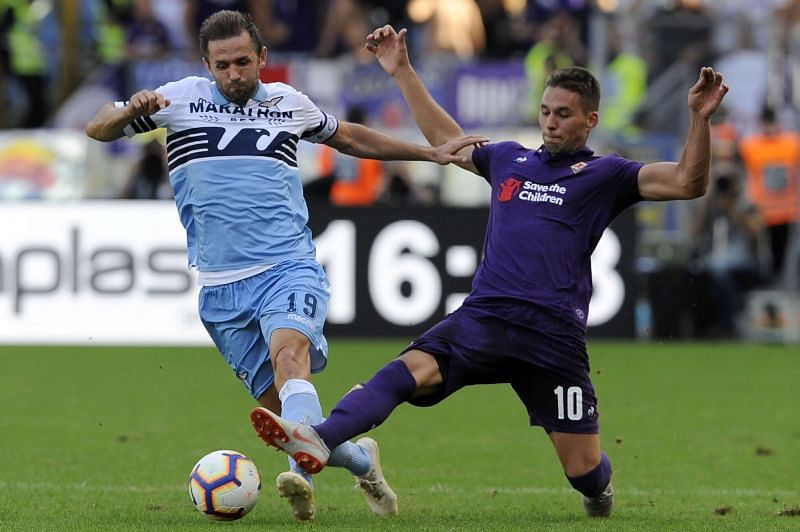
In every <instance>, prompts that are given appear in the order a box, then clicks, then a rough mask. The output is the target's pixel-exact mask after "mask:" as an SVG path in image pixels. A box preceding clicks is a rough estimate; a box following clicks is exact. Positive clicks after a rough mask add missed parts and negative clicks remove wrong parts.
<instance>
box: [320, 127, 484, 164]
mask: <svg viewBox="0 0 800 532" xmlns="http://www.w3.org/2000/svg"><path fill="white" fill-rule="evenodd" d="M488 140H489V139H487V138H486V137H484V136H482V135H461V136H459V137H456V138H454V139H451V140H448V141H447V142H445V143H443V144H441V145H439V146H421V145H419V144H412V143H410V142H406V141H404V140H400V139H396V138H394V137H390V136H389V135H386V134H384V133H381V132H380V131H376V130H374V129H371V128H368V127H366V126H362V125H361V124H354V123H351V122H339V129H337V130H336V134H335V135H334V136H333V137H331V138H330V139H329V140H328V142H327V143H326V144H328V145H329V146H331V147H332V148H336V149H337V150H339V151H340V152H342V153H346V154H348V155H352V156H353V157H361V158H362V159H377V160H380V161H430V162H434V163H438V164H450V163H455V164H461V165H463V164H466V163H467V162H468V161H469V162H470V163H471V161H470V157H469V155H467V154H465V153H464V148H465V147H467V146H474V145H476V144H481V143H484V142H487V141H488Z"/></svg>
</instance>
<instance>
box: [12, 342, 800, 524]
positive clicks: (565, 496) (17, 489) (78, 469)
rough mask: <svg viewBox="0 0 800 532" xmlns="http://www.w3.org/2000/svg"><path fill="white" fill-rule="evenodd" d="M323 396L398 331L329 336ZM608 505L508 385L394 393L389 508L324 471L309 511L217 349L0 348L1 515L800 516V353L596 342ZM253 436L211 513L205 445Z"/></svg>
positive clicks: (125, 520)
mask: <svg viewBox="0 0 800 532" xmlns="http://www.w3.org/2000/svg"><path fill="white" fill-rule="evenodd" d="M330 344H331V362H330V364H329V367H328V369H327V370H326V371H325V372H323V373H322V374H320V375H318V376H316V378H315V383H316V385H317V387H318V389H319V391H320V394H321V397H322V401H323V408H324V409H325V410H326V411H327V410H329V409H330V408H331V407H332V406H333V404H334V402H335V400H336V399H337V398H339V397H340V396H341V395H342V394H344V393H345V392H346V391H347V390H348V389H349V388H350V387H351V386H352V385H353V384H354V383H356V382H359V381H363V380H365V379H366V378H368V377H369V376H370V375H372V373H373V372H374V371H375V370H376V369H377V368H378V367H380V366H382V365H383V364H384V363H385V362H386V361H388V360H390V359H391V358H392V357H393V356H394V354H395V353H396V352H397V351H398V350H399V349H400V348H402V347H403V345H404V342H402V341H368V340H361V341H355V340H345V339H337V338H332V339H331V342H330ZM590 354H591V359H592V377H593V380H594V382H595V386H596V388H597V391H598V395H599V398H600V405H599V408H600V411H601V413H602V416H601V422H602V431H603V432H602V437H603V446H604V449H605V450H606V452H607V453H608V454H609V455H610V456H611V458H612V461H613V463H614V485H615V488H616V491H617V497H616V508H615V514H614V516H613V517H612V518H610V519H608V520H590V519H588V518H586V517H584V516H583V509H582V506H581V503H580V497H579V495H578V494H576V493H575V492H573V491H572V490H571V489H570V488H569V485H568V483H567V481H566V479H565V478H564V476H563V474H562V472H561V470H560V467H559V465H558V463H557V460H556V458H555V454H554V452H553V450H552V448H551V446H550V443H549V440H548V439H547V438H546V436H545V434H544V432H543V431H542V430H541V429H540V428H531V427H529V426H528V425H527V418H526V415H525V412H524V409H523V408H522V406H521V405H520V404H519V402H518V401H517V399H516V397H515V395H514V394H513V392H512V391H511V390H510V389H509V388H508V387H506V386H501V385H498V386H484V387H474V388H470V389H467V390H463V391H462V392H460V393H458V394H456V395H455V396H453V397H452V398H450V399H448V400H447V401H445V402H444V403H442V404H440V405H439V406H437V407H434V408H429V409H418V408H414V407H411V406H409V405H401V406H400V407H399V408H398V409H397V410H396V411H395V413H394V415H393V416H392V417H391V418H390V419H389V420H388V421H387V422H386V423H385V424H384V425H383V426H381V427H379V428H378V429H376V430H374V431H373V433H372V435H373V436H374V437H375V438H376V439H377V440H378V441H379V442H380V445H381V453H382V457H383V465H384V471H385V472H386V475H387V478H388V480H389V481H390V482H391V484H392V486H393V487H394V489H395V490H396V491H397V492H398V495H399V498H400V516H398V518H396V519H393V520H390V521H386V520H379V519H377V518H374V517H372V516H371V515H370V514H369V512H368V510H367V508H366V505H365V504H364V502H363V500H362V497H361V494H360V493H359V492H358V491H357V490H356V489H355V488H354V487H353V482H352V478H351V477H350V476H349V475H347V474H346V472H344V471H343V470H337V469H333V468H331V469H326V470H325V471H324V472H323V473H322V474H321V475H319V476H317V477H316V488H317V504H318V512H317V514H318V515H317V519H316V521H315V522H314V523H313V524H304V525H298V524H296V523H295V522H294V520H293V518H292V516H291V512H290V510H289V508H288V505H287V504H286V503H285V501H283V500H281V499H279V498H278V496H277V494H276V493H275V490H274V478H275V476H276V475H277V474H278V473H279V472H280V471H282V470H284V469H285V467H286V461H285V457H284V456H283V455H282V454H279V453H277V452H275V451H272V450H271V449H269V448H267V447H266V446H264V445H263V444H262V443H261V441H260V440H259V439H258V438H257V437H256V435H255V433H254V432H253V430H252V429H251V427H250V423H249V418H248V414H249V411H250V408H251V407H252V406H254V403H253V401H252V400H251V399H250V397H249V395H248V394H247V393H246V391H245V390H244V388H243V387H242V386H241V384H240V383H239V382H238V381H237V379H236V378H235V376H234V375H233V373H232V372H230V371H229V370H228V369H227V366H226V365H225V363H224V361H223V360H222V358H221V357H220V356H219V355H218V354H217V353H216V351H214V350H213V349H212V348H155V347H153V348H143V347H136V348H134V347H125V348H119V347H8V346H3V347H0V405H2V410H1V411H0V457H1V458H0V460H1V461H0V530H26V531H27V530H59V531H63V530H98V531H107V530H164V531H172V530H223V529H224V530H286V529H292V528H301V527H306V528H309V529H319V530H359V531H363V530H497V531H506V530H614V531H616V530H636V531H638V530H659V531H660V530H725V531H730V530H747V531H751V530H800V515H797V514H798V513H800V401H798V390H799V389H800V352H799V350H798V349H797V348H787V347H779V346H754V345H740V344H690V343H674V344H671V343H667V344H656V343H654V344H645V343H603V342H593V343H590ZM226 448H227V449H235V450H238V451H241V452H244V453H245V454H247V455H249V456H250V457H251V458H252V459H253V460H254V461H255V463H256V465H257V466H258V468H259V471H260V472H261V477H262V482H263V485H264V489H263V491H262V495H261V500H260V501H259V503H258V505H257V506H256V508H255V509H254V510H253V512H252V513H251V514H250V515H248V516H246V517H245V518H244V519H242V520H240V521H237V522H235V523H216V522H212V521H210V520H208V519H206V518H205V517H204V516H202V515H200V514H199V513H198V512H197V511H196V510H195V509H194V508H193V506H192V505H191V503H190V500H189V496H188V491H187V478H188V474H189V472H190V470H191V468H192V466H193V465H194V463H195V462H196V461H197V459H199V458H200V457H201V456H202V455H204V454H205V453H207V452H209V451H212V450H215V449H226Z"/></svg>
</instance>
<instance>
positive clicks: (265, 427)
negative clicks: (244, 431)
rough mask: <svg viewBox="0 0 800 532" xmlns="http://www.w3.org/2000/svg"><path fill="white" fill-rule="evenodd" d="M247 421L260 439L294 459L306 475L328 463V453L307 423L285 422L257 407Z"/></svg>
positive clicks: (329, 453)
mask: <svg viewBox="0 0 800 532" xmlns="http://www.w3.org/2000/svg"><path fill="white" fill-rule="evenodd" d="M250 421H251V422H252V423H253V428H255V429H256V432H257V433H258V436H259V437H260V438H261V439H262V440H264V441H265V442H266V443H267V444H268V445H271V446H272V447H275V448H276V449H278V450H279V451H283V452H285V453H286V454H288V455H289V456H291V457H292V458H294V461H295V462H297V465H298V467H300V469H302V470H303V471H305V472H306V473H308V474H309V475H313V474H314V473H319V472H320V471H322V468H323V467H325V464H327V463H328V457H329V456H330V455H331V452H330V451H329V450H328V446H327V445H325V442H324V441H322V438H320V437H319V435H318V434H317V433H316V431H315V430H314V429H312V428H311V427H310V426H308V425H303V424H301V423H295V422H293V421H287V420H285V419H283V418H281V417H279V416H277V415H275V414H273V413H272V412H270V411H269V410H267V409H266V408H263V407H260V406H259V407H256V408H254V409H253V411H252V412H251V413H250Z"/></svg>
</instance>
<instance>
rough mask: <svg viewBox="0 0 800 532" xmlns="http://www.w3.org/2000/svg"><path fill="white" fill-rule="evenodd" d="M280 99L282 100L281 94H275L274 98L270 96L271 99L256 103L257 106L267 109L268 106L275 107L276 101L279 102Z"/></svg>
mask: <svg viewBox="0 0 800 532" xmlns="http://www.w3.org/2000/svg"><path fill="white" fill-rule="evenodd" d="M281 100H283V96H277V97H275V98H272V99H271V100H267V101H264V102H261V103H260V104H258V106H259V107H266V108H267V109H269V108H270V107H275V106H276V105H278V102H280V101H281Z"/></svg>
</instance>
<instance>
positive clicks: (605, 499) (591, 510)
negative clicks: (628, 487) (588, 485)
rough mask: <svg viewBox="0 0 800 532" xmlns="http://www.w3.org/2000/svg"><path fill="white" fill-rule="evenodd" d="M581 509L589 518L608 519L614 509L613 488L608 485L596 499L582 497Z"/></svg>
mask: <svg viewBox="0 0 800 532" xmlns="http://www.w3.org/2000/svg"><path fill="white" fill-rule="evenodd" d="M583 507H584V508H585V509H586V515H588V516H589V517H608V516H610V515H611V508H613V507H614V488H612V487H611V483H610V482H609V483H608V486H606V489H604V490H603V492H602V493H600V495H598V496H597V497H587V496H586V495H584V496H583Z"/></svg>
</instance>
